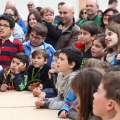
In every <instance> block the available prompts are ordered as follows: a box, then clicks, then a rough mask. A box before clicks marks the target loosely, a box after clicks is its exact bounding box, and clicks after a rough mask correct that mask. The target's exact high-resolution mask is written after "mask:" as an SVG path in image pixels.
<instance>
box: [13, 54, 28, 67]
mask: <svg viewBox="0 0 120 120" xmlns="http://www.w3.org/2000/svg"><path fill="white" fill-rule="evenodd" d="M13 58H17V59H19V60H21V61H22V62H23V64H26V68H27V67H28V65H29V61H30V60H29V56H27V55H26V54H25V53H23V52H19V53H16V54H15V55H14V57H13Z"/></svg>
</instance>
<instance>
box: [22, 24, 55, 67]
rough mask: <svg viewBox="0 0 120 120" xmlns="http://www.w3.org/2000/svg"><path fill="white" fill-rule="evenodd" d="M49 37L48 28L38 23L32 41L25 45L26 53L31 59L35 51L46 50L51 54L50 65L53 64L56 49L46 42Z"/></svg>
mask: <svg viewBox="0 0 120 120" xmlns="http://www.w3.org/2000/svg"><path fill="white" fill-rule="evenodd" d="M46 35H47V28H46V26H45V25H43V24H41V23H37V24H36V25H35V26H34V27H33V28H32V30H31V33H30V40H29V41H27V42H25V43H24V49H25V53H26V54H27V55H28V56H29V57H30V58H31V53H32V52H33V51H34V50H35V49H39V48H41V49H45V50H47V52H48V54H49V58H48V64H49V65H50V64H51V61H52V55H53V53H54V52H55V49H54V48H53V47H52V46H51V45H50V44H47V43H45V42H44V40H45V38H46Z"/></svg>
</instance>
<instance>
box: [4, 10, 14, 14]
mask: <svg viewBox="0 0 120 120" xmlns="http://www.w3.org/2000/svg"><path fill="white" fill-rule="evenodd" d="M5 13H8V14H9V13H12V14H14V11H13V10H11V9H6V10H5Z"/></svg>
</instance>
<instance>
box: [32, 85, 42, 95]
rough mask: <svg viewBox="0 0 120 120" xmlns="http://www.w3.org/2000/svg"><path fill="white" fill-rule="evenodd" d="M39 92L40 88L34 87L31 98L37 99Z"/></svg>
mask: <svg viewBox="0 0 120 120" xmlns="http://www.w3.org/2000/svg"><path fill="white" fill-rule="evenodd" d="M40 93H41V91H40V88H39V87H36V88H35V89H34V90H33V96H34V97H39V95H40Z"/></svg>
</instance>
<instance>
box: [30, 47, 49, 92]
mask: <svg viewBox="0 0 120 120" xmlns="http://www.w3.org/2000/svg"><path fill="white" fill-rule="evenodd" d="M47 61H48V53H47V51H46V50H44V49H37V50H35V51H34V52H33V53H32V65H30V66H29V68H28V78H29V81H31V80H35V79H39V80H41V84H40V85H39V87H40V89H43V88H45V87H44V86H45V83H46V81H47V79H48V71H49V69H50V66H49V65H47V64H46V63H47ZM35 88H36V86H28V90H30V91H33V89H35Z"/></svg>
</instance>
